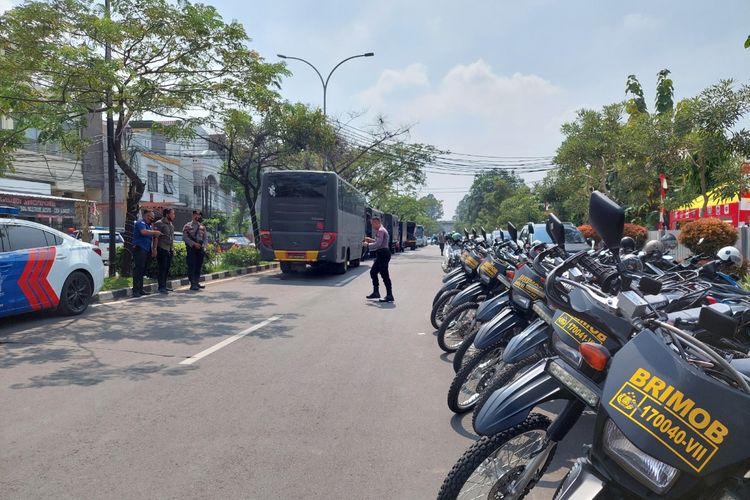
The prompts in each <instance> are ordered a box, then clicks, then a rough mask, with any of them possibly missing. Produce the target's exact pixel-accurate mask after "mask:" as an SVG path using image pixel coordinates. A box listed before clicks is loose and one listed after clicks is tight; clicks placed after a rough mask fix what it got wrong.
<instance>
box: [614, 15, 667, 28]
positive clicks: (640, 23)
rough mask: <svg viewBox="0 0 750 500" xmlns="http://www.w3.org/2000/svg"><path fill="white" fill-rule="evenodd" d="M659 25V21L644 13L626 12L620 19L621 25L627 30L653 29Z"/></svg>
mask: <svg viewBox="0 0 750 500" xmlns="http://www.w3.org/2000/svg"><path fill="white" fill-rule="evenodd" d="M659 26H661V21H660V20H659V19H657V18H655V17H652V16H647V15H645V14H638V13H632V14H627V15H626V16H625V17H624V18H623V19H622V27H623V28H625V30H627V31H642V30H653V29H656V28H658V27H659Z"/></svg>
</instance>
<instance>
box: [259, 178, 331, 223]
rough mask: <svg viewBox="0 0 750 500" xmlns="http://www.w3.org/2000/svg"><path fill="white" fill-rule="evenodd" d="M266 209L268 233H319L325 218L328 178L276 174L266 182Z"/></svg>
mask: <svg viewBox="0 0 750 500" xmlns="http://www.w3.org/2000/svg"><path fill="white" fill-rule="evenodd" d="M266 189H267V192H266V193H265V194H266V195H267V198H266V199H267V201H268V204H267V207H266V209H267V210H268V214H267V217H268V219H267V220H268V221H269V229H270V230H271V231H293V232H300V231H301V232H307V231H319V230H320V225H321V224H322V223H323V222H324V221H325V217H326V205H327V202H326V196H327V192H328V177H327V176H323V175H316V174H310V175H305V174H300V173H299V172H296V173H293V174H284V173H277V174H274V175H273V176H271V177H270V178H269V179H268V184H267V187H266Z"/></svg>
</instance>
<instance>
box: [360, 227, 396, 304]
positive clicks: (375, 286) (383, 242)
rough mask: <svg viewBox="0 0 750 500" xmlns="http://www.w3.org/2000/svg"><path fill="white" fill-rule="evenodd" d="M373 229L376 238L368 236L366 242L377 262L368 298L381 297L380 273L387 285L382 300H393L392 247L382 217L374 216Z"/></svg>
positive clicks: (371, 274) (371, 271)
mask: <svg viewBox="0 0 750 500" xmlns="http://www.w3.org/2000/svg"><path fill="white" fill-rule="evenodd" d="M372 229H373V235H374V236H375V237H374V238H369V237H366V238H365V240H364V242H363V243H364V244H365V245H367V246H368V248H369V249H370V253H372V254H374V255H375V262H374V263H373V265H372V268H371V269H370V278H372V293H371V294H370V295H368V296H367V298H368V299H380V284H379V283H378V274H380V276H381V277H382V278H383V284H384V285H385V297H383V298H382V299H380V302H393V290H392V289H391V276H390V273H389V272H388V263H389V262H390V260H391V249H390V245H389V240H388V231H387V230H386V229H385V228H384V227H383V225H382V224H381V223H380V217H378V216H374V217H373V218H372Z"/></svg>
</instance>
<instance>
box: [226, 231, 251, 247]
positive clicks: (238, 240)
mask: <svg viewBox="0 0 750 500" xmlns="http://www.w3.org/2000/svg"><path fill="white" fill-rule="evenodd" d="M225 241H226V243H231V244H232V245H238V246H241V247H254V246H255V243H253V242H252V241H250V240H249V239H247V238H246V237H244V236H242V235H241V234H232V235H229V236H228V237H227V239H226V240H225Z"/></svg>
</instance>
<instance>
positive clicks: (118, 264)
mask: <svg viewBox="0 0 750 500" xmlns="http://www.w3.org/2000/svg"><path fill="white" fill-rule="evenodd" d="M126 252H127V250H125V247H117V257H116V259H115V269H116V270H117V272H118V273H119V274H120V275H127V276H129V274H128V273H125V272H123V271H124V270H123V262H124V258H125V253H126ZM215 260H216V247H215V246H214V245H208V247H207V248H206V256H205V258H204V259H203V270H202V272H203V273H210V272H213V271H214V270H215V267H216V266H215ZM128 262H130V261H129V260H128ZM128 271H131V272H132V269H129V270H128ZM157 273H158V266H157V263H156V259H150V262H149V266H148V268H147V269H146V276H150V277H152V278H156V276H157ZM185 276H187V249H186V248H185V244H184V243H179V242H178V243H175V244H174V255H173V256H172V265H171V267H170V268H169V277H170V278H184V277H185Z"/></svg>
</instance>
